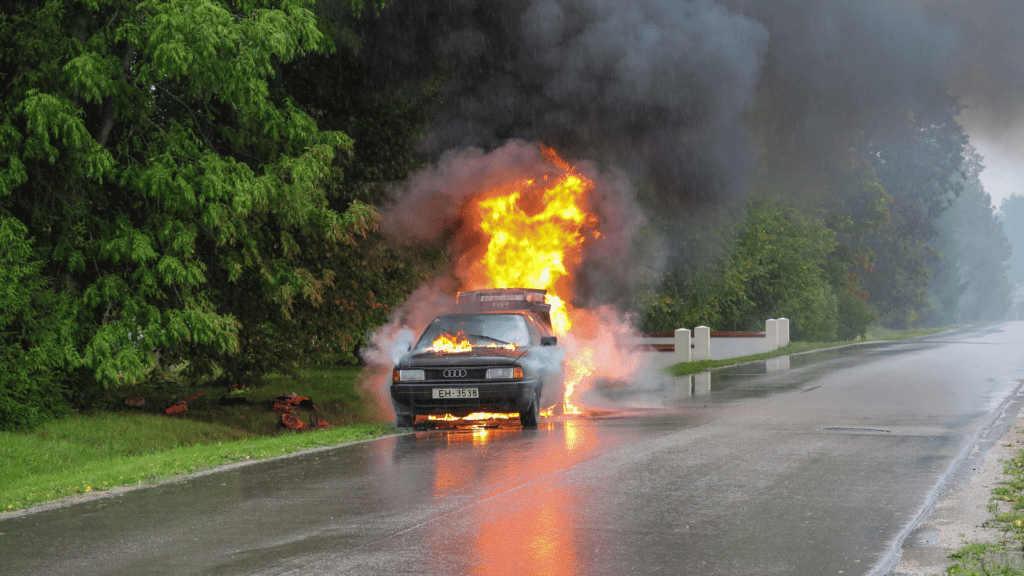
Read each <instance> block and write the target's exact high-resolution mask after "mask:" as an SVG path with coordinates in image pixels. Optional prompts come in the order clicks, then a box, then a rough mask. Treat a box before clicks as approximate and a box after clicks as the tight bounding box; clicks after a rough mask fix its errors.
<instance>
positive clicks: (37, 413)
mask: <svg viewBox="0 0 1024 576" xmlns="http://www.w3.org/2000/svg"><path fill="white" fill-rule="evenodd" d="M31 244H32V242H31V239H30V238H27V237H26V230H25V227H24V226H23V225H22V224H21V223H20V222H19V221H17V220H15V219H13V218H2V219H0V365H2V366H3V367H4V368H3V370H0V430H11V429H15V428H20V427H27V426H31V425H34V424H37V423H38V422H39V421H41V420H42V419H44V418H46V417H49V416H53V415H56V414H59V413H61V412H63V411H64V410H65V408H66V406H65V403H64V394H63V392H64V390H63V388H62V382H61V379H60V377H59V376H58V374H59V371H60V370H61V369H62V368H64V367H65V366H66V365H67V358H66V356H65V355H66V353H67V349H68V348H69V347H70V344H71V334H70V331H71V329H72V326H73V324H72V322H71V320H72V318H73V314H72V308H71V302H70V301H69V299H68V298H66V295H64V294H60V293H57V292H56V291H54V290H53V289H52V287H51V286H50V285H49V283H48V282H47V281H46V279H45V278H43V277H42V276H41V275H40V273H39V271H40V270H41V269H42V267H43V263H42V262H40V261H39V260H37V259H35V257H34V255H33V254H32V246H31Z"/></svg>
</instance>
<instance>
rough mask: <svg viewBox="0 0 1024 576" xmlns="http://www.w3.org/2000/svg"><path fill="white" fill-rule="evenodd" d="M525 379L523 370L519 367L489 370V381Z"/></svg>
mask: <svg viewBox="0 0 1024 576" xmlns="http://www.w3.org/2000/svg"><path fill="white" fill-rule="evenodd" d="M522 377H523V369H522V368H521V367H519V366H508V367H505V368H488V369H487V379H488V380H491V379H494V380H519V379H521V378H522Z"/></svg>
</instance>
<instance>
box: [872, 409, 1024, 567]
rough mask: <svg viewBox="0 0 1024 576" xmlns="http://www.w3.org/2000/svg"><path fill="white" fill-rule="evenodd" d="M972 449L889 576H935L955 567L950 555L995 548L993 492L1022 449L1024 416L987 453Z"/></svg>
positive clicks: (1021, 413) (1018, 416) (1019, 414)
mask: <svg viewBox="0 0 1024 576" xmlns="http://www.w3.org/2000/svg"><path fill="white" fill-rule="evenodd" d="M985 448H986V447H985V445H984V443H981V444H979V445H978V446H976V447H975V454H972V455H971V457H969V458H968V459H967V460H966V461H965V462H964V464H963V466H962V469H961V471H960V473H959V475H958V476H959V477H958V478H956V479H954V480H953V481H952V482H951V483H950V486H949V487H948V488H947V490H946V491H945V493H944V494H943V495H942V496H941V497H940V498H939V500H938V502H937V503H936V504H935V509H934V510H933V511H932V512H931V514H929V516H928V518H927V519H926V520H925V521H924V522H923V523H922V524H921V526H919V527H918V528H917V529H916V530H914V531H913V532H912V533H911V534H910V535H909V536H908V537H907V539H906V541H905V542H904V544H903V549H902V555H901V560H900V562H899V564H898V565H897V566H896V568H895V569H894V570H893V571H892V572H890V576H935V575H937V574H943V573H945V571H946V568H948V567H949V566H950V565H952V564H954V563H955V562H954V561H953V560H950V558H949V555H950V554H951V553H952V552H955V551H956V550H959V549H960V548H962V547H963V546H964V545H966V544H969V543H974V542H997V541H998V540H999V539H1000V536H1001V535H1002V532H1001V531H1000V530H998V529H996V528H991V527H987V526H986V525H985V524H986V522H987V521H988V520H989V519H991V518H992V513H991V512H989V509H988V507H989V504H990V503H991V502H992V490H993V489H995V488H996V487H998V486H999V484H1000V483H1002V482H1004V481H1006V480H1009V479H1010V477H1009V476H1007V475H1006V474H1004V473H1003V462H1004V461H1006V460H1010V459H1012V458H1014V457H1015V456H1017V454H1018V453H1019V452H1020V451H1021V449H1022V448H1024V411H1018V412H1017V414H1016V416H1015V417H1014V418H1013V420H1012V422H1011V423H1010V425H1009V427H1008V428H1007V430H1006V432H1005V433H1003V434H1002V436H1001V437H1000V438H998V439H997V440H996V441H995V442H994V443H992V444H991V447H989V448H988V449H987V451H986V450H985Z"/></svg>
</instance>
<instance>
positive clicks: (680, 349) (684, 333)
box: [675, 328, 692, 362]
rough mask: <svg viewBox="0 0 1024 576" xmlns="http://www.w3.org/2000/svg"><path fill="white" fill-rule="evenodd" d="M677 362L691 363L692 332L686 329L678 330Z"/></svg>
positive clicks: (676, 343)
mask: <svg viewBox="0 0 1024 576" xmlns="http://www.w3.org/2000/svg"><path fill="white" fill-rule="evenodd" d="M675 345H676V362H689V361H690V358H691V357H692V355H691V354H690V331H689V330H688V329H686V328H679V329H678V330H676V341H675Z"/></svg>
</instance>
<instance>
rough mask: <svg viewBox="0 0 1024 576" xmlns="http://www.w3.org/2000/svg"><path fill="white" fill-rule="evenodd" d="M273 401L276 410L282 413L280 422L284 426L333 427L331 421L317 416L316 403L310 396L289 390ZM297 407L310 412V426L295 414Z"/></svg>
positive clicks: (292, 427) (298, 428) (294, 428)
mask: <svg viewBox="0 0 1024 576" xmlns="http://www.w3.org/2000/svg"><path fill="white" fill-rule="evenodd" d="M271 402H272V403H273V410H274V412H278V413H280V414H281V417H280V420H279V423H280V425H281V426H282V427H284V428H287V429H289V430H307V429H308V430H325V429H327V428H331V424H330V423H329V422H327V421H326V420H320V419H319V418H318V417H317V412H316V404H314V403H313V400H312V399H311V398H309V397H306V396H299V395H298V394H296V393H295V392H289V393H288V394H282V395H280V396H275V397H274V398H273V400H271ZM296 408H301V409H303V410H306V411H307V412H309V425H308V426H307V425H306V424H305V423H304V422H302V420H299V418H298V417H297V416H295V415H294V414H293V412H295V409H296Z"/></svg>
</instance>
